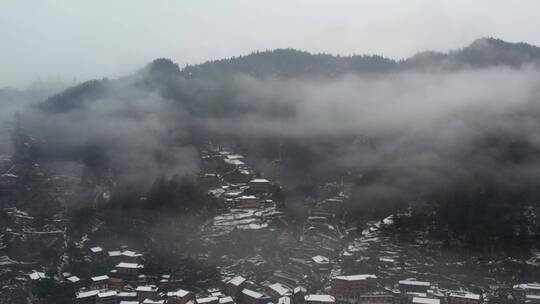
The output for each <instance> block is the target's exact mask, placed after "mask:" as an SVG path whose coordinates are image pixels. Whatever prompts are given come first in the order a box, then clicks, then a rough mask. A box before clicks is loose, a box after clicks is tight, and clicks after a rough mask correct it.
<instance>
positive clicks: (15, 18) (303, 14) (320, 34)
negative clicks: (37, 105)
mask: <svg viewBox="0 0 540 304" xmlns="http://www.w3.org/2000/svg"><path fill="white" fill-rule="evenodd" d="M539 12H540V1H538V0H520V1H498V0H497V1H496V0H475V1H470V0H452V1H450V0H448V1H437V0H407V1H404V0H373V1H361V0H351V1H336V0H332V1H330V0H328V1H321V0H306V1H292V0H283V1H278V0H271V1H254V0H238V1H232V0H231V1H227V0H214V1H206V0H192V1H190V0H183V1H181V0H177V1H172V0H160V1H150V0H148V1H142V0H92V1H75V0H56V1H54V0H34V1H32V0H1V1H0V39H1V43H0V87H4V86H16V87H24V86H26V85H28V84H30V83H31V82H33V81H36V80H38V81H39V80H41V81H49V80H52V81H82V80H86V79H89V78H101V77H105V76H107V77H115V76H119V75H123V74H127V73H130V72H132V71H134V70H136V69H137V68H139V67H141V66H142V65H144V64H146V63H147V62H149V61H151V60H152V59H154V58H157V57H168V58H171V59H173V60H174V61H176V62H178V63H179V64H180V65H181V66H182V65H185V64H195V63H199V62H203V61H206V60H210V59H218V58H223V57H231V56H236V55H241V54H247V53H250V52H252V51H256V50H266V49H275V48H288V47H291V48H297V49H302V50H307V51H311V52H327V53H332V54H338V53H339V54H343V55H349V54H374V53H376V54H381V55H384V56H387V57H392V58H403V57H407V56H410V55H412V54H414V53H415V52H417V51H421V50H426V49H431V50H439V51H447V50H448V49H453V48H459V47H463V46H465V45H466V44H468V43H470V42H472V41H473V40H474V39H476V38H479V37H484V36H492V37H497V38H501V39H504V40H507V41H512V42H516V41H525V42H529V43H531V44H536V45H540V34H539V33H538V29H539V28H540V18H538V17H539Z"/></svg>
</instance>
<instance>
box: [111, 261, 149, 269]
mask: <svg viewBox="0 0 540 304" xmlns="http://www.w3.org/2000/svg"><path fill="white" fill-rule="evenodd" d="M115 267H116V268H130V269H137V268H144V266H143V265H140V264H137V263H125V262H121V263H120V264H118V265H116V266H115Z"/></svg>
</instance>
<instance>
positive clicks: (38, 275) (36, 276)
mask: <svg viewBox="0 0 540 304" xmlns="http://www.w3.org/2000/svg"><path fill="white" fill-rule="evenodd" d="M29 276H30V279H32V280H41V279H45V278H47V276H46V275H45V273H43V272H39V271H34V272H32V273H31V274H29Z"/></svg>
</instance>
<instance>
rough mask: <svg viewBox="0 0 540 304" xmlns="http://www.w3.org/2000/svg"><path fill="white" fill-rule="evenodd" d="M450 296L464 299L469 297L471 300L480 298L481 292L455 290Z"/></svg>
mask: <svg viewBox="0 0 540 304" xmlns="http://www.w3.org/2000/svg"><path fill="white" fill-rule="evenodd" d="M450 297H454V298H463V299H469V300H480V295H479V294H475V293H469V292H453V293H451V294H450Z"/></svg>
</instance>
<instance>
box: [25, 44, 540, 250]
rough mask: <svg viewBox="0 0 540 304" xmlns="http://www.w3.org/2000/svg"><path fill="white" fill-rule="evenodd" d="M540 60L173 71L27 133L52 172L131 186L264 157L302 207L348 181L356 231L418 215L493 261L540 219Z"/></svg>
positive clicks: (154, 66) (92, 87)
mask: <svg viewBox="0 0 540 304" xmlns="http://www.w3.org/2000/svg"><path fill="white" fill-rule="evenodd" d="M539 59H540V52H539V48H537V47H535V46H531V45H528V44H523V43H517V44H513V43H507V42H504V41H501V40H496V39H491V38H486V39H479V40H477V41H475V42H474V43H472V44H471V45H469V46H467V47H465V48H463V49H461V50H456V51H451V52H449V53H446V54H443V53H437V52H424V53H419V54H417V55H416V56H413V57H411V58H409V59H406V60H403V61H394V60H391V59H385V58H383V57H378V56H351V57H339V56H332V55H325V54H318V55H313V54H309V53H306V52H301V51H296V50H275V51H267V52H259V53H253V54H250V55H247V56H243V57H237V58H232V59H226V60H219V61H212V62H207V63H203V64H200V65H195V66H187V67H185V68H183V69H180V68H179V67H178V66H177V65H176V64H175V63H174V62H172V61H171V60H168V59H157V60H155V61H153V62H152V63H150V64H148V65H147V66H146V67H144V68H142V69H141V70H140V71H138V72H137V73H135V74H133V75H129V76H127V77H124V78H120V79H114V80H107V79H104V80H94V81H89V82H85V83H82V84H80V85H77V86H75V87H72V88H70V89H67V90H65V91H64V92H62V93H60V94H57V95H54V96H51V97H49V98H48V99H47V100H45V101H44V102H43V103H42V104H41V105H40V106H39V107H38V108H37V109H36V108H34V109H32V110H31V111H28V113H25V115H23V116H22V118H21V121H22V122H23V125H24V126H25V127H26V128H27V129H28V130H29V132H31V133H32V135H34V136H35V137H36V138H40V139H43V144H42V145H41V146H40V149H39V151H41V155H40V154H39V153H38V154H37V157H42V158H65V157H66V156H68V157H70V158H74V159H79V160H83V161H84V162H85V163H86V164H87V166H89V167H95V168H112V172H114V174H115V175H116V176H117V180H118V181H119V182H121V183H136V184H142V185H144V186H143V187H142V188H144V187H147V188H148V186H149V185H151V184H152V183H153V182H154V181H156V180H159V179H161V178H162V177H163V176H165V177H166V178H169V177H171V176H174V175H178V174H179V175H183V174H192V173H195V172H197V170H198V169H199V168H198V164H197V163H198V159H197V157H196V154H197V153H196V150H197V148H198V147H199V145H200V143H201V142H204V141H206V140H211V141H214V142H222V143H225V144H227V145H229V146H234V147H235V148H236V150H238V151H239V152H241V153H246V154H247V155H249V156H250V157H251V161H252V163H253V164H254V165H255V167H259V168H262V169H264V171H265V172H267V174H270V175H274V177H276V179H279V180H280V181H281V182H283V184H284V185H285V187H286V189H287V190H286V193H287V195H289V196H290V197H296V196H300V197H309V196H316V195H317V187H318V186H319V185H321V184H322V183H325V182H328V181H335V180H337V179H345V180H346V181H347V183H348V184H350V186H351V188H352V190H351V193H352V198H351V204H350V206H349V214H350V215H351V218H350V220H352V221H355V220H359V219H364V218H368V219H369V218H370V217H376V218H380V217H382V216H385V215H388V214H390V213H393V212H396V210H401V211H403V210H407V208H409V207H411V208H412V209H413V211H414V212H413V214H414V215H415V216H416V221H415V223H416V225H420V224H422V225H425V226H436V227H437V228H436V230H438V231H441V230H445V231H447V233H446V234H445V235H446V237H447V238H458V239H460V240H464V241H467V242H470V243H474V244H475V246H477V247H479V248H483V247H484V246H486V244H491V242H494V241H497V240H500V239H501V237H502V236H503V237H504V238H506V239H509V240H515V238H514V237H515V236H516V233H517V232H516V230H517V231H518V232H519V231H521V232H519V233H521V235H522V236H523V235H526V233H524V232H523V231H528V230H527V229H528V228H527V221H526V220H525V219H524V218H523V216H522V215H523V211H524V210H525V209H527V208H531V206H533V207H532V208H536V207H535V206H540V192H539V191H538V190H537V189H540V182H538V178H536V177H537V174H538V168H540V152H539V151H540V140H539V139H538V138H537V134H540V107H539V105H538V96H540V91H539V90H538V83H539V82H540V70H539V69H538V66H537V62H538V60H539ZM96 164H98V165H96ZM107 172H109V171H107ZM98 174H99V173H98ZM486 227H488V228H486ZM489 227H490V228H489ZM516 227H517V228H516ZM486 229H487V230H486ZM531 233H533V232H531ZM534 233H536V232H534Z"/></svg>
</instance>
